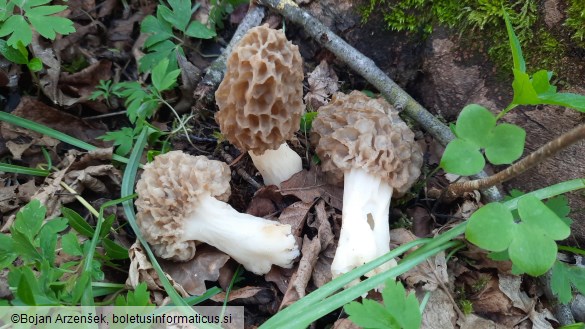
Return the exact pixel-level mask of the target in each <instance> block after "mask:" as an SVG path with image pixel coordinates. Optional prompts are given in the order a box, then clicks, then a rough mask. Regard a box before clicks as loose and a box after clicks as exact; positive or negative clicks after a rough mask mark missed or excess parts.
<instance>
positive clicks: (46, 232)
mask: <svg viewBox="0 0 585 329" xmlns="http://www.w3.org/2000/svg"><path fill="white" fill-rule="evenodd" d="M66 228H67V220H66V219H65V218H55V219H52V220H50V221H49V222H47V223H46V224H45V225H43V227H42V228H41V232H40V233H39V246H40V247H41V253H42V254H43V258H44V259H45V260H46V262H47V263H48V264H51V265H53V263H54V262H55V249H56V246H57V237H58V235H57V233H59V232H61V231H63V230H64V229H66Z"/></svg>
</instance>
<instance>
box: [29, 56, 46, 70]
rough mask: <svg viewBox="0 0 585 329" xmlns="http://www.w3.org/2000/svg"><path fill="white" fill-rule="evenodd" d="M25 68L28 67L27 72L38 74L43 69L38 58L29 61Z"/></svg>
mask: <svg viewBox="0 0 585 329" xmlns="http://www.w3.org/2000/svg"><path fill="white" fill-rule="evenodd" d="M26 66H28V69H29V70H31V71H33V72H38V71H40V70H42V69H43V62H41V60H40V59H39V58H37V57H35V58H33V59H31V60H30V62H28V64H26Z"/></svg>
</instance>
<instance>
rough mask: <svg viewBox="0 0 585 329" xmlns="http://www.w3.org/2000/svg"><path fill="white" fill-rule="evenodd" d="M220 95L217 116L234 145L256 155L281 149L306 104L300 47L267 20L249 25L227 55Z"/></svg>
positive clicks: (291, 134) (217, 97)
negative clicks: (270, 26) (268, 23)
mask: <svg viewBox="0 0 585 329" xmlns="http://www.w3.org/2000/svg"><path fill="white" fill-rule="evenodd" d="M215 100H216V103H217V106H218V107H219V111H218V112H217V113H216V115H215V120H216V121H217V123H218V124H219V127H220V129H221V132H222V133H223V134H224V136H225V137H226V138H227V139H228V140H229V141H230V142H231V143H232V144H234V145H235V146H236V147H238V148H239V149H240V150H243V151H254V153H256V154H257V155H261V154H263V153H264V151H266V150H268V149H270V150H275V149H277V148H278V147H279V146H280V145H281V144H282V143H284V141H286V140H288V139H290V138H291V137H292V136H293V134H294V132H295V131H296V130H297V129H298V128H299V125H300V120H301V115H302V113H303V109H304V106H303V63H302V59H301V54H300V53H299V49H298V47H297V46H295V45H293V44H292V43H291V42H290V41H288V40H287V39H286V36H285V35H284V33H283V32H282V31H281V30H275V29H271V28H269V27H268V25H267V24H265V25H263V26H258V27H255V28H252V29H250V30H249V31H248V33H247V34H246V35H244V37H243V38H242V40H240V42H239V43H238V44H237V45H236V46H234V48H233V50H232V53H231V55H230V56H229V58H228V61H227V71H226V74H225V77H224V79H223V81H222V82H221V84H220V85H219V88H218V89H217V91H216V92H215Z"/></svg>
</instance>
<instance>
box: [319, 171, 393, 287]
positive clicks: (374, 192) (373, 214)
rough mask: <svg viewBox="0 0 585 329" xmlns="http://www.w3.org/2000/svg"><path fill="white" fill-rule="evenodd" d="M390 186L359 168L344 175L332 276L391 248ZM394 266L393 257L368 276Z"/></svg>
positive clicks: (336, 275)
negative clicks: (340, 217)
mask: <svg viewBox="0 0 585 329" xmlns="http://www.w3.org/2000/svg"><path fill="white" fill-rule="evenodd" d="M392 190H393V189H392V187H391V186H390V185H389V184H388V183H386V182H385V181H383V180H382V179H381V178H380V177H377V176H375V175H372V174H370V173H368V172H366V171H365V170H363V169H361V168H353V169H351V170H350V171H346V172H345V174H344V186H343V210H342V211H343V212H342V223H341V234H340V237H339V243H338V245H337V251H336V252H335V257H334V259H333V263H332V264H331V273H332V275H333V277H334V278H336V277H338V276H340V275H342V274H344V273H347V272H349V271H351V270H352V269H354V268H356V267H358V266H360V265H363V264H365V263H367V262H369V261H371V260H374V259H375V258H377V257H379V256H382V255H384V254H386V253H387V252H389V251H390V227H389V218H388V215H389V211H390V199H391V198H392ZM395 265H396V262H395V261H394V260H392V261H391V262H388V263H386V264H384V266H381V267H379V268H377V269H375V270H373V271H371V272H369V273H367V274H366V275H367V276H371V275H374V274H377V273H380V272H383V271H385V270H387V269H389V268H391V267H393V266H395Z"/></svg>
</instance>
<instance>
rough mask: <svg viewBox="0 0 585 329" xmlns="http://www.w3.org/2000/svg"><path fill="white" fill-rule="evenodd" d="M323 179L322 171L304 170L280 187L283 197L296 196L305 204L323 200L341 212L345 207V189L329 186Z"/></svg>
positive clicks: (314, 168)
mask: <svg viewBox="0 0 585 329" xmlns="http://www.w3.org/2000/svg"><path fill="white" fill-rule="evenodd" d="M321 177H323V175H321V173H320V169H319V168H318V167H317V166H313V167H312V168H311V170H310V171H306V170H303V171H301V172H298V173H296V174H294V175H293V176H292V177H291V178H290V179H289V180H287V181H286V182H283V183H282V184H281V186H280V193H282V195H294V196H295V197H297V198H299V199H300V200H301V201H304V202H313V201H314V200H315V199H317V198H322V199H323V200H325V202H327V203H328V204H329V205H331V206H332V207H334V208H336V209H338V210H341V209H342V206H343V188H341V187H338V186H334V185H331V184H327V183H326V182H325V181H324V180H323V179H322V178H321Z"/></svg>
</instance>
